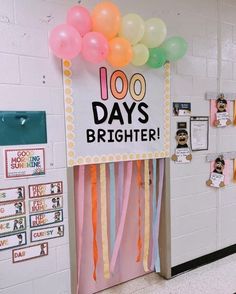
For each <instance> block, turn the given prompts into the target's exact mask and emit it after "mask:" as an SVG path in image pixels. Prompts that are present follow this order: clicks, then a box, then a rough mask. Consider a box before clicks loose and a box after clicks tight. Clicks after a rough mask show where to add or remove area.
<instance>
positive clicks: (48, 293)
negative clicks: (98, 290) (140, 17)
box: [0, 0, 77, 294]
mask: <svg viewBox="0 0 236 294" xmlns="http://www.w3.org/2000/svg"><path fill="white" fill-rule="evenodd" d="M75 3H77V1H64V0H61V1H60V0H58V1H57V0H52V1H49V0H48V1H47V0H46V1H43V0H15V1H14V0H0V32H1V40H0V64H1V71H0V97H1V98H0V110H44V111H46V112H47V132H48V144H47V145H45V148H46V176H43V177H40V178H31V179H24V180H4V176H3V164H4V162H3V156H2V154H3V152H2V149H3V148H1V150H0V188H5V187H10V186H17V185H18V184H19V183H20V185H25V186H27V185H30V184H37V183H42V182H51V181H58V180H62V181H63V182H64V194H63V197H64V218H65V220H64V224H65V237H63V238H58V239H54V240H49V255H48V256H47V257H43V258H39V259H38V260H37V259H35V260H32V261H27V262H22V263H19V264H14V265H13V264H12V260H11V250H7V251H2V252H0V294H15V293H18V294H23V293H24V294H41V293H44V294H70V293H71V290H70V288H71V287H70V257H69V237H68V208H67V197H68V194H67V174H66V158H65V154H66V152H65V127H64V108H63V88H62V74H61V64H60V61H58V60H57V59H56V58H54V57H53V56H51V55H50V53H49V50H48V42H47V38H48V31H49V30H50V28H52V27H53V26H55V25H56V24H58V23H62V22H64V20H65V16H66V11H67V9H68V7H70V6H72V5H74V4H75ZM43 146H44V145H43ZM23 147H24V146H23ZM25 147H31V146H30V145H27V146H25ZM27 198H28V195H27ZM27 198H26V199H27ZM26 204H27V202H26ZM26 207H27V211H28V205H26ZM27 225H28V221H27ZM28 232H29V228H28ZM27 237H28V240H29V237H30V236H29V234H28V236H27ZM28 243H29V241H28Z"/></svg>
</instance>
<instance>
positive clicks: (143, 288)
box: [99, 254, 236, 294]
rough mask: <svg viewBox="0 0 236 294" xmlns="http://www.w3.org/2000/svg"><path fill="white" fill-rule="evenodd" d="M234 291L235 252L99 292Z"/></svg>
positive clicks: (231, 293)
mask: <svg viewBox="0 0 236 294" xmlns="http://www.w3.org/2000/svg"><path fill="white" fill-rule="evenodd" d="M133 293H135V294H235V293H236V254H234V255H230V256H228V257H226V258H224V259H221V260H218V261H216V262H214V263H211V264H208V265H205V266H203V267H199V268H197V269H195V270H193V271H189V272H187V273H185V274H182V275H179V276H177V277H175V278H173V279H172V280H169V281H167V280H165V279H163V278H161V277H160V276H159V275H157V274H154V273H151V274H148V275H145V276H143V277H140V278H138V279H135V280H132V281H129V282H127V283H124V284H121V285H118V286H116V287H113V288H111V289H108V290H105V291H102V292H99V294H133Z"/></svg>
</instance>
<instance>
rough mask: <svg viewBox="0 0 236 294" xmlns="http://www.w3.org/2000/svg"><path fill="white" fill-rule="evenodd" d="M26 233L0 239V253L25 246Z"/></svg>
mask: <svg viewBox="0 0 236 294" xmlns="http://www.w3.org/2000/svg"><path fill="white" fill-rule="evenodd" d="M26 243H27V240H26V232H23V233H18V234H16V235H6V236H3V237H0V251H2V250H7V249H11V248H15V247H20V246H24V245H26Z"/></svg>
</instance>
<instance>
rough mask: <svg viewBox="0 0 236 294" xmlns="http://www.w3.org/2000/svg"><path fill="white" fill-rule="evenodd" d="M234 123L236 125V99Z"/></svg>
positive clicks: (235, 102) (235, 103)
mask: <svg viewBox="0 0 236 294" xmlns="http://www.w3.org/2000/svg"><path fill="white" fill-rule="evenodd" d="M234 125H235V126H236V101H234Z"/></svg>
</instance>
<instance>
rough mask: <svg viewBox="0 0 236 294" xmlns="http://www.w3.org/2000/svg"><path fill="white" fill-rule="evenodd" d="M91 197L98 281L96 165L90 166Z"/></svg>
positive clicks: (94, 259)
mask: <svg viewBox="0 0 236 294" xmlns="http://www.w3.org/2000/svg"><path fill="white" fill-rule="evenodd" d="M90 176H91V185H92V187H91V195H92V197H91V198H92V199H91V200H92V225H93V264H94V270H93V279H94V280H95V281H96V279H97V262H98V245H97V217H98V200H97V198H98V195H97V170H96V165H95V164H93V165H91V166H90Z"/></svg>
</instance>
